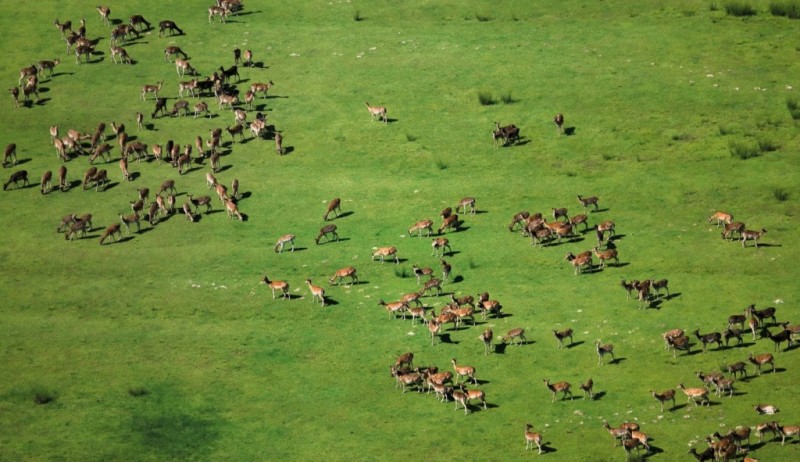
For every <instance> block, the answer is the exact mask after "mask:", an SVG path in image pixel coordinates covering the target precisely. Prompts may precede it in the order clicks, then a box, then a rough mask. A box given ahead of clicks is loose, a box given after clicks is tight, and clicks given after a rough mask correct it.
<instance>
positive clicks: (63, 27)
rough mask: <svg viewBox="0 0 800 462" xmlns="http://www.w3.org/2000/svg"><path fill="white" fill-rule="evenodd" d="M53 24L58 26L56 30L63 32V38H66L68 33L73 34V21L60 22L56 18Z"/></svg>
mask: <svg viewBox="0 0 800 462" xmlns="http://www.w3.org/2000/svg"><path fill="white" fill-rule="evenodd" d="M53 24H54V25H55V26H56V29H58V30H59V32H61V36H62V37H64V38H66V37H67V31H70V32H72V21H64V22H61V21H59V20H58V18H56V20H55V22H54V23H53Z"/></svg>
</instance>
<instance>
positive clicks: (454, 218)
mask: <svg viewBox="0 0 800 462" xmlns="http://www.w3.org/2000/svg"><path fill="white" fill-rule="evenodd" d="M460 227H461V221H459V219H458V214H453V215H448V216H447V218H445V219H444V220H443V221H442V226H440V227H439V229H438V230H437V232H436V233H437V234H442V231H444V230H446V229H453V230H454V231H458V229H459V228H460Z"/></svg>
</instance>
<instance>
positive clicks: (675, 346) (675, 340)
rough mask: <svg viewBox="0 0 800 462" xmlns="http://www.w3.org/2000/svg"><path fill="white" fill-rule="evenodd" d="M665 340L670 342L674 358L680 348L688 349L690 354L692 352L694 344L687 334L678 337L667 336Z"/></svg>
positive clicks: (687, 352)
mask: <svg viewBox="0 0 800 462" xmlns="http://www.w3.org/2000/svg"><path fill="white" fill-rule="evenodd" d="M665 340H666V341H667V343H668V344H669V348H670V349H671V350H672V357H673V358H675V357H676V355H677V351H678V350H686V354H690V353H691V352H692V344H691V343H690V342H689V338H688V337H686V336H685V335H681V336H678V337H667V338H666V339H665Z"/></svg>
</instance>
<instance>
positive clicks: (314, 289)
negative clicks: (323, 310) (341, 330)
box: [306, 279, 325, 306]
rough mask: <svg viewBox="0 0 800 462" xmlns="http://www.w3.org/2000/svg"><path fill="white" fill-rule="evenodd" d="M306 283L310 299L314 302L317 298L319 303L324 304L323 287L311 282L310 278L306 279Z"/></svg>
mask: <svg viewBox="0 0 800 462" xmlns="http://www.w3.org/2000/svg"><path fill="white" fill-rule="evenodd" d="M306 284H308V289H309V290H310V291H311V301H312V302H314V301H316V300H317V299H319V303H320V305H322V306H325V289H323V288H322V287H320V286H315V285H314V284H312V283H311V279H306Z"/></svg>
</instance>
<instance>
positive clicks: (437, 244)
mask: <svg viewBox="0 0 800 462" xmlns="http://www.w3.org/2000/svg"><path fill="white" fill-rule="evenodd" d="M431 247H432V248H433V253H431V255H432V256H437V257H443V256H444V255H445V254H446V253H447V252H452V249H451V248H450V241H449V240H448V239H447V238H444V237H435V238H433V240H432V242H431Z"/></svg>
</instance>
